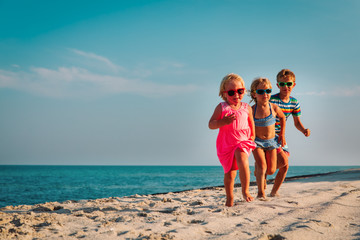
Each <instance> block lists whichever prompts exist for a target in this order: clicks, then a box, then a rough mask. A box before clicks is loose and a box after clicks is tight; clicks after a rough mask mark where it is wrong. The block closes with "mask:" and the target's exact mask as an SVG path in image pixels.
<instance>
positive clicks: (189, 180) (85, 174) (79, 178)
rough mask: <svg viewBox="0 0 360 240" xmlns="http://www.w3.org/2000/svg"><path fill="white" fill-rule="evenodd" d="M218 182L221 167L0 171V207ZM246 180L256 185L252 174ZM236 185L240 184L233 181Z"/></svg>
mask: <svg viewBox="0 0 360 240" xmlns="http://www.w3.org/2000/svg"><path fill="white" fill-rule="evenodd" d="M355 167H356V166H291V167H290V168H289V171H288V174H287V177H293V176H301V175H310V174H318V173H327V172H334V171H339V170H344V169H349V168H355ZM250 170H251V173H253V170H254V169H253V167H250ZM273 176H275V175H273ZM273 176H270V177H268V179H271V178H272V177H273ZM223 177H224V172H223V169H222V167H221V166H28V165H26V166H18V165H16V166H15V165H14V166H9V165H0V207H4V206H8V205H22V204H38V203H44V202H54V201H57V202H62V201H66V200H81V199H97V198H108V197H123V196H130V195H134V194H140V195H144V194H155V193H166V192H176V191H183V190H191V189H197V188H204V187H210V186H221V185H223ZM250 180H251V181H255V177H254V176H253V174H251V179H250ZM236 182H237V183H239V179H238V178H237V180H236Z"/></svg>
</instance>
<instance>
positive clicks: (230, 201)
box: [225, 197, 234, 207]
mask: <svg viewBox="0 0 360 240" xmlns="http://www.w3.org/2000/svg"><path fill="white" fill-rule="evenodd" d="M225 206H227V207H232V206H234V198H233V197H230V198H226V203H225Z"/></svg>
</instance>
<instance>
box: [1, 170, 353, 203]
mask: <svg viewBox="0 0 360 240" xmlns="http://www.w3.org/2000/svg"><path fill="white" fill-rule="evenodd" d="M357 169H360V168H349V169H347V170H357ZM347 170H339V171H334V172H327V173H315V174H305V175H298V176H292V177H286V178H285V180H284V183H285V182H290V181H297V180H302V179H308V178H312V177H321V176H327V175H332V174H336V173H339V172H343V171H347ZM273 175H276V173H275V174H273ZM273 175H272V176H273ZM237 177H238V176H237ZM274 181H275V179H274V178H272V179H268V180H267V184H269V185H271V184H274ZM250 186H251V187H252V186H257V184H256V181H251V182H250ZM224 187H225V186H224V185H218V186H210V187H201V188H196V189H186V190H181V191H172V192H171V193H182V192H188V191H193V190H211V189H216V188H224ZM240 187H241V183H235V184H234V188H240ZM167 193H169V192H161V193H152V194H145V195H161V194H167ZM134 195H141V194H134ZM134 195H130V197H131V196H134ZM124 197H126V196H124ZM0 209H1V208H0Z"/></svg>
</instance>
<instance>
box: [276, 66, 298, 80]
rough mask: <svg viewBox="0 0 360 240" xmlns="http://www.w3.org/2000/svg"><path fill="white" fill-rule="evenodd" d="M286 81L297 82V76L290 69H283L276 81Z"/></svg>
mask: <svg viewBox="0 0 360 240" xmlns="http://www.w3.org/2000/svg"><path fill="white" fill-rule="evenodd" d="M283 79H286V80H288V79H289V80H290V81H293V82H295V74H294V73H293V72H292V71H290V70H289V69H282V70H281V71H280V72H279V73H278V74H277V76H276V81H277V82H281V80H283Z"/></svg>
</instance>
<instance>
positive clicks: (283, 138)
mask: <svg viewBox="0 0 360 240" xmlns="http://www.w3.org/2000/svg"><path fill="white" fill-rule="evenodd" d="M278 143H280V144H281V146H282V147H285V146H286V140H285V136H282V135H279V138H278Z"/></svg>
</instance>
